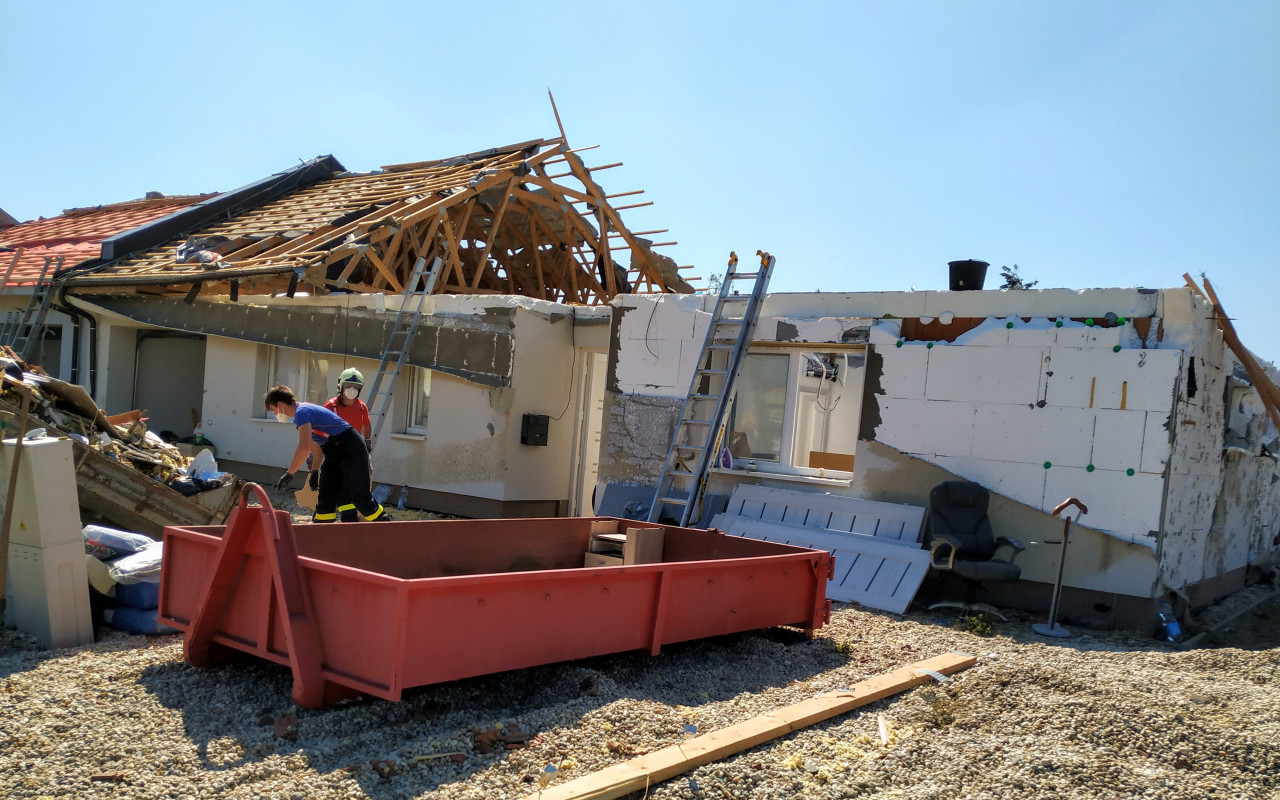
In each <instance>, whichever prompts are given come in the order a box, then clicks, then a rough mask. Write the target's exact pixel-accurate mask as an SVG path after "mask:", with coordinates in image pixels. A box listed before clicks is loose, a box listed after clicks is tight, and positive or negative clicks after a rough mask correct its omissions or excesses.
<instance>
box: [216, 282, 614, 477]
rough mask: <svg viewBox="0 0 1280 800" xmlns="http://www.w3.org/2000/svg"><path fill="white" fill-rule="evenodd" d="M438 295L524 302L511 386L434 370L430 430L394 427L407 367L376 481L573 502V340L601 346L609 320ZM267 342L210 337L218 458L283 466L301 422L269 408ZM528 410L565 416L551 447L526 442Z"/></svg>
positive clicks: (471, 310) (481, 305)
mask: <svg viewBox="0 0 1280 800" xmlns="http://www.w3.org/2000/svg"><path fill="white" fill-rule="evenodd" d="M431 303H432V308H428V309H426V310H427V311H432V310H434V312H435V313H443V314H456V315H460V316H483V315H484V314H485V313H486V311H485V310H486V309H487V308H493V307H496V306H502V307H510V306H514V307H515V308H516V315H515V320H516V321H515V326H514V328H513V334H514V337H515V343H516V344H515V356H514V359H515V360H514V366H513V375H512V385H511V386H510V387H506V388H491V387H488V386H482V385H480V384H474V383H471V382H469V381H466V380H463V379H461V378H456V377H454V376H451V375H448V374H445V373H441V372H433V373H432V377H431V399H430V407H429V412H428V419H427V428H426V434H425V435H418V434H409V433H402V432H397V429H402V428H403V425H402V424H401V421H402V420H403V418H404V415H405V413H406V412H405V407H404V402H405V401H404V392H405V391H407V388H406V387H405V383H406V382H407V381H408V380H409V372H410V368H409V367H406V368H405V369H404V370H402V371H401V374H400V377H399V383H400V386H399V387H397V391H396V394H395V395H394V396H393V398H392V403H391V408H390V409H389V411H388V418H387V420H386V422H385V424H384V426H383V430H382V433H381V435H380V437H379V441H378V449H377V451H376V452H375V454H374V480H375V482H377V483H387V484H391V485H393V486H400V485H405V484H407V485H409V486H412V487H416V488H422V489H429V490H432V491H439V492H448V493H452V494H459V495H465V496H471V497H478V498H484V499H489V500H499V501H512V500H516V501H518V500H534V501H538V500H558V501H567V499H568V493H569V483H570V473H571V464H572V460H573V459H572V444H573V435H574V426H575V425H576V424H577V418H576V414H577V413H578V411H577V409H578V401H579V398H578V397H577V396H576V392H575V390H576V385H577V384H576V382H575V380H574V379H573V377H574V376H573V372H574V370H575V367H576V361H577V360H578V358H579V357H584V356H579V357H575V354H574V349H575V348H574V345H575V344H576V345H578V346H579V347H580V348H581V349H582V350H583V351H586V350H590V349H595V350H598V351H601V352H603V351H604V349H605V348H606V347H607V331H608V327H607V325H604V324H595V325H587V324H585V323H584V324H583V325H580V326H579V327H578V331H577V333H576V334H575V332H574V325H575V312H574V310H573V309H571V308H569V307H567V306H560V305H557V304H554V303H545V302H540V301H530V300H527V299H525V298H508V297H435V298H431ZM576 313H577V314H578V315H580V316H583V317H595V316H600V315H601V314H604V313H607V312H604V311H600V312H592V311H588V310H582V309H580V310H578V311H577V312H576ZM259 352H260V346H259V345H257V344H253V343H248V342H243V341H239V340H235V339H224V338H219V337H215V336H210V337H208V346H207V350H206V357H205V358H206V361H205V365H206V366H205V400H204V417H205V418H204V426H205V435H206V436H208V437H209V438H210V439H211V440H212V441H213V442H214V443H215V444H216V445H217V447H218V455H219V457H220V458H225V459H228V460H232V461H243V462H248V463H254V464H269V465H281V466H283V465H284V464H285V463H286V462H287V460H288V458H289V456H290V454H292V452H293V448H294V446H295V445H296V443H297V433H296V430H295V428H294V427H293V426H292V425H290V424H282V423H279V422H276V421H275V420H274V419H264V418H262V414H263V411H262V408H261V407H262V395H263V393H264V392H265V391H266V389H267V388H268V387H266V386H265V385H260V384H261V383H262V377H263V376H264V375H265V365H264V364H260V363H259ZM330 360H331V362H333V359H330ZM345 365H346V366H354V367H356V368H357V369H359V370H360V371H361V372H362V373H363V374H364V376H365V380H366V381H367V384H366V385H367V386H369V387H371V386H372V382H373V378H374V376H375V375H376V374H377V369H378V363H377V362H376V361H371V360H363V359H350V358H348V359H346V364H345ZM342 368H343V365H342V361H337V362H333V366H332V367H331V369H330V372H331V373H332V374H331V375H329V376H328V379H327V384H328V385H332V386H336V384H337V378H338V373H339V372H340V371H341V369H342ZM366 401H367V398H366ZM566 403H568V408H567V409H566ZM525 413H531V414H547V415H548V416H550V417H556V416H558V415H559V416H560V419H559V420H555V419H553V420H551V422H550V427H549V435H548V444H547V446H546V447H541V446H530V445H522V444H521V443H520V424H521V417H522V415H523V414H525ZM393 496H394V494H393Z"/></svg>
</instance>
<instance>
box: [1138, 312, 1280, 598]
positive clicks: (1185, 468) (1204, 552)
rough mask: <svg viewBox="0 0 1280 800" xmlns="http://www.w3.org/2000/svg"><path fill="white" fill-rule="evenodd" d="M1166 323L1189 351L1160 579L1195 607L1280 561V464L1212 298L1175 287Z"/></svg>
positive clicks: (1270, 431) (1272, 436)
mask: <svg viewBox="0 0 1280 800" xmlns="http://www.w3.org/2000/svg"><path fill="white" fill-rule="evenodd" d="M1166 306H1167V323H1168V324H1167V327H1168V328H1169V329H1170V330H1172V331H1174V332H1176V333H1177V334H1178V335H1179V336H1180V337H1181V341H1180V342H1179V343H1180V344H1181V346H1183V347H1185V348H1186V350H1187V352H1188V355H1189V358H1188V361H1187V363H1186V365H1185V368H1184V370H1183V374H1182V393H1181V396H1180V397H1179V399H1178V403H1177V405H1176V418H1175V423H1174V425H1173V442H1174V444H1173V457H1172V459H1171V461H1170V469H1169V485H1168V494H1167V501H1166V509H1165V519H1164V530H1165V536H1164V540H1163V542H1162V548H1161V559H1160V576H1159V578H1160V581H1161V583H1162V584H1163V585H1164V586H1166V587H1168V588H1170V589H1173V590H1175V591H1178V592H1180V593H1182V594H1184V595H1185V596H1186V597H1187V599H1188V600H1189V601H1190V602H1191V603H1192V605H1200V604H1202V603H1205V602H1209V601H1211V600H1212V599H1215V598H1216V597H1218V596H1221V595H1222V594H1225V593H1227V592H1230V591H1233V590H1235V589H1237V588H1239V587H1240V586H1242V585H1244V582H1245V581H1246V580H1247V579H1248V577H1249V570H1250V569H1251V568H1261V569H1265V568H1269V567H1270V566H1272V565H1274V563H1275V559H1276V552H1277V546H1278V545H1280V541H1278V540H1277V534H1276V531H1277V524H1276V522H1275V519H1276V515H1277V513H1280V470H1278V469H1277V465H1276V458H1275V457H1274V456H1273V455H1272V454H1271V450H1270V449H1269V448H1268V447H1267V442H1274V440H1275V437H1276V431H1275V428H1274V426H1272V425H1271V424H1270V422H1269V420H1268V419H1267V418H1266V415H1265V413H1264V412H1263V411H1262V408H1261V403H1260V402H1259V401H1258V399H1257V390H1256V388H1254V387H1253V386H1252V385H1251V384H1250V383H1249V381H1248V379H1247V378H1246V377H1244V373H1243V370H1242V369H1241V368H1240V366H1239V364H1238V362H1237V360H1236V358H1235V357H1234V354H1232V353H1231V352H1230V350H1229V349H1228V348H1227V347H1226V345H1225V343H1224V341H1223V337H1222V334H1221V332H1220V331H1219V330H1218V327H1217V324H1216V322H1215V320H1214V318H1213V309H1212V305H1211V304H1210V303H1209V302H1208V301H1206V300H1204V299H1203V298H1201V297H1199V296H1198V295H1196V294H1194V293H1192V292H1191V291H1190V290H1182V291H1180V292H1174V291H1172V290H1170V291H1169V292H1168V300H1167V302H1166Z"/></svg>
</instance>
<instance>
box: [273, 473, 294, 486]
mask: <svg viewBox="0 0 1280 800" xmlns="http://www.w3.org/2000/svg"><path fill="white" fill-rule="evenodd" d="M292 480H293V473H292V472H286V473H285V474H283V475H281V476H280V479H279V480H277V481H276V488H277V489H288V488H289V482H290V481H292Z"/></svg>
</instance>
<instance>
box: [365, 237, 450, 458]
mask: <svg viewBox="0 0 1280 800" xmlns="http://www.w3.org/2000/svg"><path fill="white" fill-rule="evenodd" d="M443 264H444V258H443V257H442V256H439V255H438V256H436V257H435V259H433V260H432V262H431V269H430V270H428V269H427V268H426V266H427V259H426V257H425V256H419V257H418V260H417V261H415V262H414V264H413V271H412V272H411V273H410V274H409V280H408V281H406V282H405V285H404V294H402V295H401V300H400V309H399V310H398V311H396V318H395V321H394V322H392V323H391V335H389V336H388V337H387V346H386V347H384V348H383V349H382V359H381V360H380V361H379V362H378V374H377V375H375V376H374V378H373V386H372V387H370V389H369V421H370V426H371V427H372V428H373V431H372V434H373V435H372V436H371V437H370V443H371V445H372V446H377V444H378V434H379V433H381V432H382V425H383V423H385V422H386V421H387V411H388V409H390V408H391V390H392V388H393V387H394V386H395V383H396V376H398V375H399V374H400V368H401V367H402V366H404V362H405V359H406V358H408V355H409V346H410V344H411V343H412V342H413V335H414V334H415V333H417V331H418V323H419V322H421V321H422V304H423V303H424V302H425V301H426V299H427V296H428V295H430V294H431V293H432V292H434V291H435V288H436V279H437V278H439V276H440V269H441V266H442V265H443ZM424 273H425V275H426V279H425V283H424V284H423V287H422V290H421V291H418V283H419V282H420V281H422V280H423V275H424ZM384 385H385V386H386V388H385V389H384V388H383V386H384Z"/></svg>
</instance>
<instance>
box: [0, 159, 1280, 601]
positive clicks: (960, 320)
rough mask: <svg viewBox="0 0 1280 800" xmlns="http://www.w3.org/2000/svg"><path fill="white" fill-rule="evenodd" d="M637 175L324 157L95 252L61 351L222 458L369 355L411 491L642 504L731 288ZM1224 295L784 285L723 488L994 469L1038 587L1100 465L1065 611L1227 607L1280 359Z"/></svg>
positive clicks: (444, 496) (770, 305)
mask: <svg viewBox="0 0 1280 800" xmlns="http://www.w3.org/2000/svg"><path fill="white" fill-rule="evenodd" d="M597 169H598V168H597ZM634 194H636V193H635V192H623V193H621V194H617V195H610V194H606V193H605V191H604V190H603V189H602V188H601V187H600V185H599V184H598V183H597V181H596V179H595V177H594V175H593V172H592V170H591V169H588V168H587V167H586V166H585V165H584V164H583V163H582V161H581V159H580V158H579V156H578V155H577V153H575V152H574V151H573V150H571V149H570V148H569V147H568V145H567V143H566V142H565V141H564V140H563V138H562V139H549V140H535V141H531V142H525V143H521V144H517V145H512V146H508V147H502V148H495V149H492V150H487V151H482V152H477V153H471V154H468V155H464V156H459V157H456V158H450V159H443V160H437V161H425V162H418V163H412V164H400V165H392V166H387V167H383V168H382V169H380V170H379V171H376V172H372V173H367V174H358V173H352V172H349V171H347V170H345V169H344V168H343V167H342V165H341V164H339V163H338V162H337V161H336V160H335V159H333V158H332V157H322V158H317V159H314V160H312V161H309V162H306V163H303V164H300V165H298V166H296V167H293V168H291V169H289V170H286V171H283V172H281V173H278V174H275V175H272V176H269V177H267V178H265V179H263V180H261V181H258V182H255V183H253V184H250V185H248V186H245V187H242V188H241V189H237V190H235V191H231V192H226V193H223V194H219V195H215V196H211V197H206V198H203V199H200V200H199V201H198V202H191V203H188V204H186V205H184V206H183V207H180V208H176V209H173V210H170V211H169V212H168V213H165V214H164V215H161V216H158V217H154V218H151V219H150V220H149V221H146V222H145V223H144V224H140V225H137V226H136V227H133V228H131V229H129V230H126V231H124V232H119V233H116V234H114V235H110V236H107V237H106V238H105V239H103V240H102V241H101V248H100V252H99V253H98V257H97V258H93V259H90V260H87V261H81V262H80V263H78V264H76V265H74V266H70V267H68V266H66V265H65V264H64V265H63V267H62V268H61V269H60V270H59V271H58V273H57V276H56V279H55V280H54V282H53V285H52V294H53V306H52V307H53V309H55V310H56V309H65V311H63V312H60V313H63V314H65V315H66V316H65V321H67V322H71V323H73V324H78V325H79V326H80V327H79V328H78V329H77V330H78V333H77V334H76V335H74V336H72V337H70V339H71V341H64V342H63V343H62V345H61V347H62V353H63V363H62V366H61V370H62V373H63V374H64V375H65V376H68V377H69V379H71V380H74V381H76V382H78V383H81V384H84V385H86V386H88V387H90V388H91V391H92V393H93V396H94V399H95V400H96V401H97V402H98V404H99V405H100V406H101V407H103V408H110V409H126V408H137V409H144V410H145V412H146V414H147V416H148V417H150V418H151V420H152V422H151V427H152V429H153V430H164V429H168V430H170V431H173V432H175V433H177V434H178V435H180V436H185V435H189V434H190V433H191V432H192V431H193V430H194V429H195V427H196V426H197V425H199V426H200V427H201V428H202V430H203V434H204V436H205V437H206V438H207V439H208V440H209V441H210V442H211V443H212V444H213V445H214V446H215V448H216V454H217V456H218V460H219V463H220V464H221V465H222V466H223V468H224V469H228V470H231V471H233V472H235V473H236V474H238V475H241V476H243V477H245V478H247V479H256V480H265V479H270V478H274V477H275V475H277V474H278V472H279V469H280V467H281V466H282V465H283V463H284V462H285V460H286V459H287V457H288V454H289V453H291V452H292V448H293V445H294V442H295V441H296V434H295V432H294V430H293V428H292V426H291V425H288V424H281V423H279V422H277V421H276V420H275V419H274V417H271V416H269V415H267V414H266V412H265V410H264V409H263V407H262V401H261V398H262V394H263V392H264V391H265V389H266V388H267V387H268V386H270V385H272V384H274V383H285V384H288V385H290V386H292V387H293V388H294V389H295V390H296V391H297V392H298V393H299V395H300V396H301V397H303V398H304V399H307V400H310V401H313V402H323V401H324V400H325V399H326V398H328V397H330V396H332V395H333V393H334V391H335V387H336V384H337V378H338V375H339V374H340V373H341V371H342V370H343V369H345V368H348V367H355V368H357V369H359V370H361V371H362V372H363V373H364V375H365V385H366V387H367V391H366V394H365V400H366V401H367V402H370V405H371V408H372V409H373V410H374V412H375V414H376V413H377V412H378V410H379V409H378V402H379V399H380V398H379V397H378V396H377V395H376V393H374V391H373V390H374V389H375V388H376V387H378V385H379V382H380V381H381V382H382V383H381V390H382V391H383V392H384V393H385V405H384V407H383V411H384V412H385V413H382V414H381V415H380V418H381V428H380V432H379V434H378V436H377V442H376V445H375V450H374V455H373V462H374V477H375V481H376V482H378V483H380V484H385V485H388V486H391V487H394V488H393V494H392V496H391V500H392V502H395V501H396V500H397V499H398V498H399V497H402V496H403V497H405V498H406V500H407V504H408V505H411V506H414V507H420V508H428V509H432V510H436V511H441V512H445V513H452V514H457V515H461V516H469V517H510V516H554V515H565V514H591V513H596V512H599V513H618V512H619V511H621V510H622V509H621V508H602V506H601V501H602V499H603V495H605V494H607V492H604V491H602V490H601V488H600V487H606V486H608V487H615V486H625V487H630V488H631V489H632V490H634V492H633V494H634V496H636V497H639V496H643V495H646V494H647V493H649V492H650V491H651V489H652V488H653V487H656V485H657V484H658V478H659V476H660V474H661V472H662V469H663V465H664V458H665V456H666V453H667V450H668V447H669V445H670V443H671V439H672V435H673V431H674V430H675V428H676V416H677V413H678V411H679V408H680V404H681V402H682V401H683V399H684V397H685V395H686V393H687V392H688V390H689V386H690V381H691V379H692V376H693V374H694V371H695V369H696V367H697V363H698V360H699V356H700V354H701V352H702V343H703V341H704V337H705V332H706V330H707V326H708V322H709V318H710V314H709V310H710V309H711V308H712V307H713V306H714V302H715V298H713V297H711V296H708V295H698V294H693V290H692V287H691V286H690V284H689V283H688V282H687V281H686V280H684V279H683V278H682V277H681V271H682V270H683V269H685V268H683V267H677V266H676V264H675V263H674V262H673V261H672V260H671V259H669V258H666V257H665V256H662V255H661V254H660V252H659V248H660V247H661V245H662V244H664V242H655V241H654V239H653V238H651V237H656V236H658V235H659V234H663V233H665V231H656V230H655V231H631V230H630V229H629V228H628V227H626V226H625V224H624V223H623V221H622V217H621V213H622V212H623V211H624V210H626V209H627V208H631V207H634V206H635V205H645V204H644V203H625V202H624V203H623V204H622V205H615V204H614V202H615V201H616V200H617V199H618V198H623V197H628V196H631V195H634ZM0 234H3V231H0ZM0 255H2V254H0ZM67 263H70V261H68V262H67ZM786 268H787V265H786V263H785V258H784V259H783V269H786ZM1224 316H1225V315H1224V314H1222V313H1221V311H1220V309H1218V308H1217V307H1216V306H1215V305H1214V304H1213V303H1211V302H1210V301H1209V300H1207V299H1206V298H1204V297H1203V296H1202V294H1201V293H1200V291H1199V290H1198V289H1195V288H1189V287H1181V288H1171V289H1160V290H1146V289H1092V290H1083V291H1074V290H1066V289H1051V290H1039V291H1035V290H1032V291H1001V292H994V291H952V292H878V293H848V294H841V293H805V294H783V293H775V294H771V295H768V296H767V297H766V298H765V301H764V305H763V312H762V315H761V318H760V321H759V323H758V326H757V328H756V331H755V337H754V340H753V341H752V343H751V347H750V351H749V354H748V356H747V359H746V362H745V366H744V369H743V372H742V375H741V377H740V378H739V380H738V382H737V387H736V389H737V395H736V401H735V402H734V404H733V406H732V411H731V416H730V419H729V437H728V447H727V450H728V453H727V454H726V457H725V459H723V460H721V461H720V463H719V464H718V465H717V466H716V467H714V468H713V469H712V470H711V475H710V484H709V491H710V493H711V494H712V495H714V496H718V497H719V498H721V500H723V499H724V498H725V497H727V496H728V495H730V494H731V493H732V492H733V490H734V487H735V486H738V485H743V484H751V485H760V486H765V487H776V488H786V489H799V490H803V491H807V492H811V493H830V494H832V495H836V496H847V497H852V498H861V499H865V500H871V501H882V502H887V503H896V504H910V505H912V506H916V507H924V506H926V505H927V504H928V499H929V493H930V490H931V489H932V488H933V487H935V486H937V485H938V484H939V483H941V482H943V481H947V480H952V479H963V480H970V481H975V482H977V483H980V484H982V485H983V486H985V487H987V488H988V489H989V490H990V492H991V493H992V499H991V508H990V513H991V518H992V522H993V526H994V527H995V529H996V531H997V533H998V534H999V535H1008V536H1013V537H1016V538H1018V539H1020V540H1021V541H1022V542H1023V543H1024V544H1026V546H1027V549H1026V550H1025V551H1024V552H1022V553H1021V554H1020V555H1019V556H1018V558H1017V562H1018V564H1019V565H1020V567H1021V579H1020V580H1018V581H1015V582H1012V583H1005V584H992V585H989V586H985V587H984V588H985V589H986V590H987V592H989V597H986V596H984V599H992V600H994V601H996V602H999V603H1004V604H1008V605H1014V606H1021V607H1024V608H1027V609H1029V610H1033V611H1040V612H1042V611H1043V610H1044V609H1045V608H1046V607H1047V606H1048V598H1049V594H1050V589H1051V587H1052V585H1053V583H1054V580H1055V578H1056V576H1057V571H1058V564H1059V555H1060V553H1061V552H1062V551H1061V547H1060V545H1059V544H1058V543H1057V542H1058V541H1060V539H1061V532H1062V524H1061V520H1060V519H1057V518H1054V517H1053V516H1051V513H1050V512H1051V511H1052V509H1054V508H1055V507H1056V506H1058V505H1059V504H1060V503H1061V502H1062V501H1064V500H1065V499H1067V498H1069V497H1077V498H1079V499H1080V500H1081V501H1083V502H1084V503H1085V504H1086V505H1087V506H1088V509H1089V511H1088V514H1087V515H1085V516H1083V517H1082V518H1081V519H1080V520H1079V523H1078V525H1077V527H1076V528H1075V529H1074V530H1073V533H1072V537H1071V541H1070V547H1069V550H1068V551H1067V556H1066V560H1065V563H1064V567H1063V581H1064V585H1065V591H1064V594H1063V598H1062V601H1063V606H1062V612H1063V615H1064V617H1065V618H1069V619H1072V620H1075V621H1081V622H1097V623H1099V624H1104V625H1108V624H1115V625H1126V624H1131V623H1132V622H1133V621H1134V620H1138V619H1144V620H1145V619H1147V618H1149V616H1150V611H1151V608H1152V605H1153V602H1154V600H1155V599H1156V598H1160V597H1165V596H1169V595H1176V596H1177V597H1179V598H1181V601H1182V603H1183V604H1184V605H1185V606H1188V607H1192V608H1194V607H1198V606H1200V605H1203V604H1205V603H1208V602H1210V601H1211V600H1213V599H1215V598H1217V597H1219V596H1222V595H1224V594H1226V593H1228V592H1230V591H1231V590H1233V589H1235V588H1238V587H1239V586H1240V585H1242V584H1243V583H1244V582H1246V581H1247V580H1249V579H1250V578H1252V577H1255V576H1256V574H1257V573H1258V571H1259V570H1265V569H1268V568H1270V567H1271V566H1272V565H1273V564H1274V561H1275V552H1276V549H1277V547H1278V542H1280V531H1277V529H1276V526H1275V523H1274V519H1275V516H1276V514H1275V512H1276V510H1277V505H1278V504H1280V494H1278V493H1277V490H1276V489H1275V488H1274V487H1275V486H1276V484H1277V478H1278V477H1280V476H1278V475H1277V470H1276V462H1275V457H1274V455H1273V453H1274V452H1275V449H1276V443H1275V438H1274V437H1275V432H1276V430H1277V425H1276V424H1275V422H1274V420H1269V419H1268V414H1273V415H1274V414H1275V409H1274V406H1275V405H1276V404H1274V403H1271V404H1269V403H1268V395H1269V394H1270V393H1271V392H1273V391H1274V386H1272V385H1271V383H1270V380H1269V379H1267V378H1266V377H1265V376H1262V380H1259V375H1258V374H1257V371H1256V369H1253V368H1251V367H1256V365H1250V364H1246V363H1245V362H1246V361H1248V360H1249V359H1247V358H1245V357H1243V356H1241V355H1239V353H1238V352H1237V351H1234V350H1232V349H1230V348H1228V347H1227V343H1228V342H1229V339H1230V338H1231V337H1230V336H1226V337H1224V331H1223V329H1221V328H1220V327H1219V325H1220V323H1221V322H1222V318H1223V317H1224ZM62 319H63V318H60V317H55V316H53V315H52V312H51V316H50V317H49V321H48V322H47V323H46V324H52V323H53V322H54V321H56V320H62ZM408 334H412V335H408ZM397 337H399V338H397ZM398 342H406V344H404V345H403V346H402V345H400V344H398ZM400 350H403V351H404V358H403V363H402V364H400V365H399V366H397V365H396V363H395V362H396V360H397V358H396V356H397V354H398V351H400ZM67 362H70V363H67ZM1268 387H1270V389H1268ZM648 496H649V497H651V496H652V495H651V494H648ZM708 518H709V516H708V515H704V516H703V518H702V521H703V522H704V523H705V522H706V521H707V519H708ZM957 593H958V590H957Z"/></svg>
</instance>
